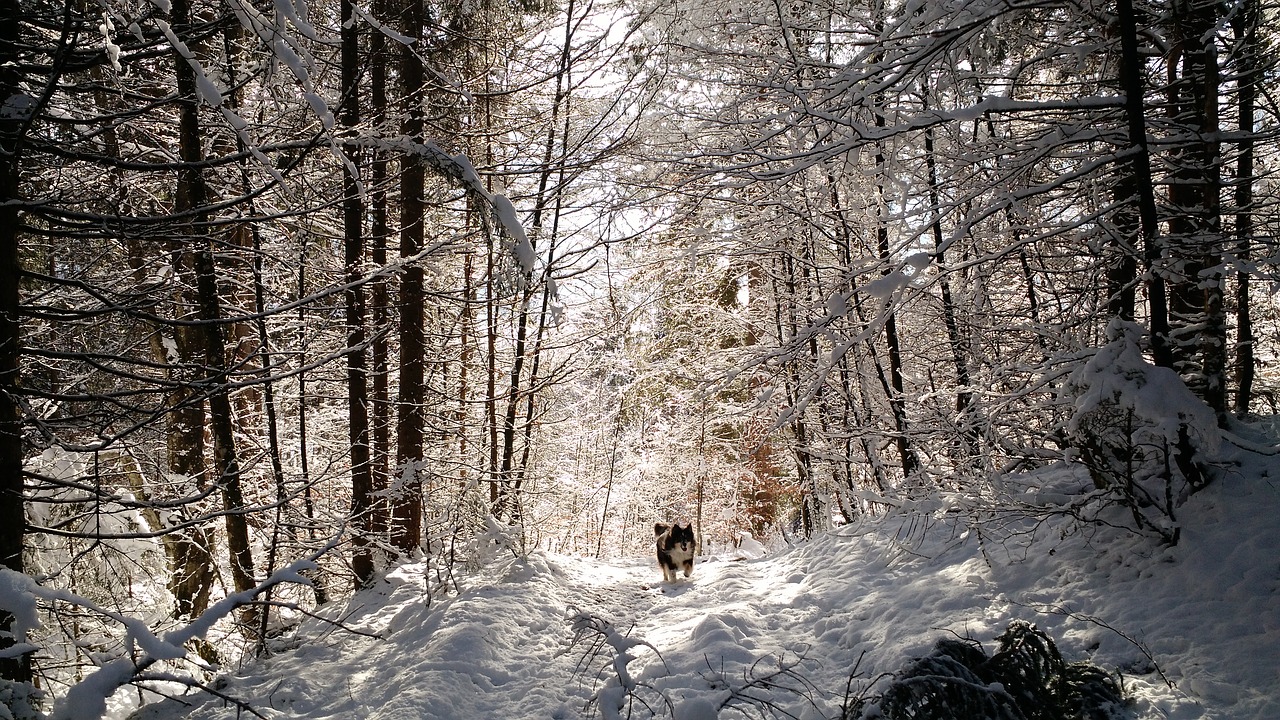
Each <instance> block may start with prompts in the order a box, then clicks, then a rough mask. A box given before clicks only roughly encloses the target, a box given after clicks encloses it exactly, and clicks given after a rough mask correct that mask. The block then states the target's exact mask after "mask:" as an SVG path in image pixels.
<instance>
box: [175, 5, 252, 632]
mask: <svg viewBox="0 0 1280 720" xmlns="http://www.w3.org/2000/svg"><path fill="white" fill-rule="evenodd" d="M172 15H173V29H174V32H175V33H177V35H178V36H179V37H188V38H189V37H190V28H191V7H190V5H189V2H188V0H176V1H175V2H174V3H173V5H172ZM173 58H174V67H175V75H176V80H177V90H178V107H179V118H178V152H179V156H180V157H181V159H182V162H183V165H182V167H181V169H180V170H179V171H178V186H177V192H176V203H175V210H176V211H177V215H178V216H179V218H182V219H183V222H182V223H181V225H180V227H182V228H183V229H184V231H185V232H184V241H185V242H186V244H187V247H188V249H187V252H189V253H190V254H191V258H192V263H193V267H194V270H195V276H196V294H197V302H198V305H197V312H198V316H199V317H200V318H201V319H202V320H204V321H205V322H204V323H203V324H201V325H199V326H197V332H198V333H199V335H200V340H201V341H202V345H203V350H204V363H205V367H206V375H205V378H204V381H205V382H206V383H207V385H206V389H205V391H206V392H207V393H208V403H209V427H210V430H211V433H210V434H211V436H212V438H213V459H214V469H215V472H216V473H217V475H216V478H215V484H216V485H217V486H218V488H219V489H220V490H221V492H222V500H223V508H224V510H225V511H226V515H225V521H226V529H227V549H228V551H229V553H230V555H231V557H230V565H231V576H232V581H233V584H234V586H235V589H236V591H237V592H243V591H245V590H248V589H250V588H252V587H253V586H254V585H255V580H254V571H253V554H252V551H251V549H250V544H249V526H248V522H247V519H246V518H245V504H244V497H243V495H242V492H241V488H240V465H239V460H238V458H237V457H236V448H235V437H234V434H235V425H234V420H233V418H232V413H231V399H230V390H229V388H228V383H227V380H228V378H227V371H226V338H225V333H224V329H223V325H222V323H221V318H222V309H221V305H220V302H219V298H218V285H217V277H216V273H217V268H216V265H215V262H214V255H213V247H212V245H211V243H210V241H209V238H208V237H207V233H208V230H207V228H206V227H205V224H206V222H207V217H206V216H205V212H204V210H203V207H204V203H205V198H206V197H207V191H206V188H205V184H204V176H203V174H202V171H201V165H202V164H203V162H204V157H203V149H202V147H201V136H200V121H199V117H198V112H199V100H198V99H197V98H198V95H197V92H196V77H195V70H194V69H193V68H192V66H191V64H190V63H189V62H188V61H187V59H186V58H184V57H183V56H182V55H181V54H179V53H177V52H175V53H174V55H173ZM241 619H242V620H243V622H244V624H245V628H246V629H247V630H248V631H249V632H252V631H253V630H255V629H256V627H257V622H256V620H257V611H256V608H255V607H254V606H252V605H249V606H245V608H244V609H243V610H242V612H241Z"/></svg>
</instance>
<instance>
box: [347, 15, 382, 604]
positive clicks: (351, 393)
mask: <svg viewBox="0 0 1280 720" xmlns="http://www.w3.org/2000/svg"><path fill="white" fill-rule="evenodd" d="M351 3H352V0H343V1H342V11H341V12H342V37H341V44H342V103H341V108H340V109H339V112H340V119H341V122H342V125H343V128H344V129H346V131H347V132H353V131H354V128H355V127H356V125H358V124H359V122H360V91H359V86H358V83H357V78H358V73H359V62H360V45H359V36H358V35H357V34H356V25H355V22H354V15H355V13H354V12H353V9H352V4H351ZM355 162H356V160H355V159H354V158H352V159H350V160H349V161H348V163H346V164H344V165H343V168H342V194H343V197H342V227H343V244H342V245H343V260H344V262H345V267H346V273H347V289H346V291H345V293H344V301H345V305H346V308H345V310H346V321H347V353H346V354H347V432H348V439H349V440H350V441H351V517H352V520H353V522H354V523H355V530H354V532H353V533H352V538H351V544H352V548H353V550H352V558H351V569H352V571H354V572H355V576H356V586H357V587H359V588H368V587H371V586H372V585H373V583H374V580H375V572H374V563H373V549H372V546H371V543H370V539H369V533H370V531H371V530H372V527H371V526H372V520H373V517H372V515H373V474H372V469H371V466H370V460H369V384H368V374H367V372H366V367H365V349H364V342H365V332H364V315H365V308H364V302H365V301H364V288H363V286H362V285H361V284H360V283H359V280H360V277H361V275H362V268H361V261H362V260H363V257H364V238H363V230H364V228H363V222H364V201H363V199H362V198H361V197H360V189H359V178H358V177H357V176H356V173H355V167H354V165H355Z"/></svg>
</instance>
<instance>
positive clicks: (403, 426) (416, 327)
mask: <svg viewBox="0 0 1280 720" xmlns="http://www.w3.org/2000/svg"><path fill="white" fill-rule="evenodd" d="M402 23H403V25H402V29H401V34H403V35H405V36H406V37H410V38H420V37H422V30H423V23H424V9H423V3H422V0H408V2H407V3H406V4H405V6H404V10H403V15H402ZM423 78H424V71H423V66H422V59H421V58H420V57H419V56H418V54H417V52H416V51H415V50H414V49H413V48H411V47H407V46H406V47H403V48H402V49H401V51H400V87H401V93H402V95H403V98H404V103H405V107H404V115H403V117H404V119H403V122H402V125H401V130H402V131H403V133H404V135H405V136H407V137H408V138H410V139H411V140H415V141H419V142H420V141H421V140H422V132H423V127H424V124H423V109H422V101H423V99H422V92H423ZM425 177H426V176H425V168H424V166H423V161H422V159H421V158H420V157H417V156H415V155H413V154H406V155H405V156H404V157H402V158H401V160H400V257H401V259H403V260H406V261H407V262H408V265H407V266H406V267H405V270H404V274H403V275H402V276H401V279H400V303H399V305H400V390H399V394H398V396H397V406H398V414H397V416H396V465H397V468H396V469H397V472H399V473H400V481H399V482H400V491H399V493H398V494H397V496H396V498H395V500H394V504H393V506H392V517H393V524H392V529H391V543H392V544H393V545H394V546H395V547H396V548H398V549H399V550H400V551H401V552H403V553H412V552H414V551H415V550H417V549H418V546H419V543H420V542H421V538H422V486H421V483H420V481H419V479H418V471H419V468H418V465H419V464H420V463H421V462H422V452H423V428H424V416H423V407H422V404H423V399H424V396H425V388H424V368H425V364H424V362H425V358H424V357H423V355H424V353H425V350H426V348H425V342H424V338H423V330H424V328H423V325H424V323H423V307H422V306H423V302H424V301H425V297H424V295H423V275H422V265H421V263H420V262H418V261H415V260H409V259H410V258H413V257H414V256H416V255H417V254H418V253H420V252H421V251H422V245H423V234H424V233H423V219H424V217H423V216H424V211H425V207H424V203H423V192H424V183H425Z"/></svg>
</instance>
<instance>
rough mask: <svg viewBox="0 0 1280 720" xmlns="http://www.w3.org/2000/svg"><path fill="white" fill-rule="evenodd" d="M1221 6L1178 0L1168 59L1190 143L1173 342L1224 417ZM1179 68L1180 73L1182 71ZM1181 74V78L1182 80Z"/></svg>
mask: <svg viewBox="0 0 1280 720" xmlns="http://www.w3.org/2000/svg"><path fill="white" fill-rule="evenodd" d="M1217 7H1218V6H1217V5H1216V4H1213V3H1205V2H1191V1H1190V0H1177V1H1176V2H1175V3H1174V12H1173V13H1172V21H1173V36H1174V39H1175V41H1176V45H1175V47H1174V50H1173V52H1171V53H1170V54H1169V57H1168V60H1167V62H1168V74H1169V81H1170V82H1169V86H1168V88H1167V91H1168V103H1169V107H1168V112H1169V115H1170V119H1171V121H1172V124H1173V127H1174V128H1175V132H1177V130H1182V131H1183V132H1181V133H1179V134H1180V135H1183V136H1185V137H1186V139H1184V140H1182V141H1181V143H1180V144H1178V145H1176V146H1174V147H1173V148H1172V149H1171V151H1170V152H1169V153H1168V154H1167V158H1168V159H1167V162H1168V164H1169V166H1170V167H1169V183H1168V186H1169V204H1170V206H1171V208H1172V210H1171V215H1170V217H1169V222H1168V227H1169V235H1168V238H1167V241H1166V244H1167V252H1168V254H1169V258H1170V260H1172V264H1171V266H1170V270H1171V273H1172V277H1173V282H1171V283H1170V286H1169V317H1170V323H1171V325H1172V327H1171V329H1170V336H1171V338H1172V339H1173V340H1174V342H1173V345H1172V347H1173V350H1174V368H1175V369H1176V370H1178V371H1179V372H1180V373H1182V375H1183V376H1184V377H1187V378H1189V384H1190V385H1191V388H1192V390H1194V391H1196V393H1197V394H1198V395H1199V396H1200V397H1201V399H1203V400H1204V401H1205V403H1206V404H1208V405H1209V407H1211V408H1213V410H1214V411H1215V412H1216V413H1218V416H1219V417H1220V418H1221V417H1223V416H1225V414H1226V409H1227V394H1226V382H1225V375H1226V340H1227V338H1226V318H1225V314H1224V307H1223V294H1224V290H1223V276H1222V270H1221V260H1222V259H1221V248H1222V243H1223V240H1224V238H1223V236H1222V228H1221V191H1222V178H1221V163H1222V150H1221V144H1220V140H1219V139H1218V131H1219V123H1218V90H1219V79H1218V58H1217V50H1216V46H1215V44H1214V43H1215V40H1214V36H1215V30H1216V27H1217V22H1218V18H1217V11H1216V8H1217ZM1179 66H1180V67H1179ZM1179 70H1180V71H1181V72H1180V74H1179Z"/></svg>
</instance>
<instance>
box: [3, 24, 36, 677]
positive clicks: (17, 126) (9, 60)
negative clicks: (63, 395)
mask: <svg viewBox="0 0 1280 720" xmlns="http://www.w3.org/2000/svg"><path fill="white" fill-rule="evenodd" d="M18 12H19V8H18V0H0V18H4V20H3V22H0V97H4V98H9V97H13V96H15V95H17V94H18V93H19V92H20V88H19V75H18V71H17V66H18V60H19V58H18V20H17V18H18ZM21 132H22V122H21V121H20V120H19V119H17V118H13V117H8V116H4V115H3V114H0V564H3V566H4V567H6V568H8V569H10V570H13V571H15V572H22V571H23V565H22V542H23V537H24V536H25V535H26V528H27V520H26V510H25V505H24V494H23V490H22V414H21V411H20V410H19V408H18V395H17V393H18V384H19V383H18V358H19V350H18V340H19V337H20V332H21V326H20V325H19V323H18V304H19V294H18V282H19V280H20V278H21V270H20V267H19V264H18V175H19V166H20V159H19V158H20V147H19V146H20V143H21V137H20V136H21ZM12 627H13V616H12V615H10V614H9V613H7V612H0V633H4V634H3V635H0V650H5V649H7V648H9V647H11V646H12V645H13V644H14V642H15V639H14V638H13V636H11V635H9V634H8V633H9V632H11V630H12ZM0 654H3V653H0ZM3 655H4V657H0V678H3V679H6V680H12V681H14V682H30V680H31V654H30V653H24V654H22V655H19V656H17V657H10V656H9V655H8V654H3Z"/></svg>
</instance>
